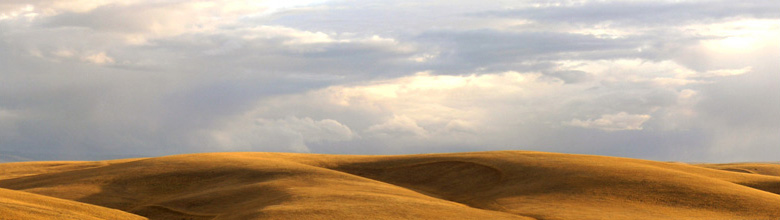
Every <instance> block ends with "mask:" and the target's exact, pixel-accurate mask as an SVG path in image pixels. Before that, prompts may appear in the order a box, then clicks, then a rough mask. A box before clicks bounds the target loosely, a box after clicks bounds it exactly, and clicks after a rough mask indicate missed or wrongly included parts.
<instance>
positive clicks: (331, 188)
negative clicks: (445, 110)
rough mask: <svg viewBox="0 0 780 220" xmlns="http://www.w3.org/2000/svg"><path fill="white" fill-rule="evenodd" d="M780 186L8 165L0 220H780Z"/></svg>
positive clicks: (533, 157)
mask: <svg viewBox="0 0 780 220" xmlns="http://www.w3.org/2000/svg"><path fill="white" fill-rule="evenodd" d="M779 174H780V165H778V164H770V163H765V164H762V163H743V164H693V165H691V164H683V163H670V162H656V161H647V160H638V159H627V158H616V157H604V156H588V155H573V154H557V153H542V152H528V151H496V152H472V153H451V154H422V155H400V156H354V155H318V154H293V153H206V154H189V155H176V156H166V157H157V158H139V159H125V160H111V161H98V162H21V163H3V164H0V187H1V188H5V189H0V213H2V216H0V219H3V220H5V219H144V217H146V218H148V219H193V220H197V219H215V220H217V219H539V220H542V219H544V220H553V219H708V220H709V219H715V220H717V219H723V220H727V219H746V220H747V219H750V220H763V219H766V220H780V175H779ZM118 210H122V211H124V212H121V211H118ZM7 213H10V214H7ZM131 213H132V214H131ZM52 216H55V217H56V218H53V217H52ZM139 216H144V217H139Z"/></svg>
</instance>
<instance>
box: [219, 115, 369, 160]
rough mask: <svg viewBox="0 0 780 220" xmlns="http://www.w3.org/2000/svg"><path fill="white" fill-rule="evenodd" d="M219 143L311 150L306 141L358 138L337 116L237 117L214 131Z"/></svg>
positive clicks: (226, 146) (247, 147) (236, 146)
mask: <svg viewBox="0 0 780 220" xmlns="http://www.w3.org/2000/svg"><path fill="white" fill-rule="evenodd" d="M211 137H212V138H213V141H215V142H216V143H215V144H216V145H219V147H221V148H224V149H230V150H277V151H279V150H281V151H288V150H289V151H295V152H310V149H309V147H308V146H307V145H306V144H309V143H323V142H339V141H347V140H351V139H354V138H356V137H357V136H356V135H355V134H354V133H353V132H352V130H351V129H350V128H349V127H347V126H345V125H343V124H341V123H339V122H338V121H335V120H333V119H323V120H313V119H311V118H308V117H306V118H298V117H293V116H289V117H286V118H281V119H265V118H256V119H252V118H251V116H246V117H241V118H237V119H234V120H233V121H231V122H229V123H228V124H226V125H224V126H223V127H222V128H219V129H218V130H214V131H211Z"/></svg>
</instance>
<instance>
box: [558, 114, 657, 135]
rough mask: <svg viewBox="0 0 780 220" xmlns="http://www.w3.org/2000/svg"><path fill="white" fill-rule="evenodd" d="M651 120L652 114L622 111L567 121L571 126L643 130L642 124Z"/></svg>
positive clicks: (607, 129) (610, 129)
mask: <svg viewBox="0 0 780 220" xmlns="http://www.w3.org/2000/svg"><path fill="white" fill-rule="evenodd" d="M647 120H650V115H638V114H636V115H635V114H628V113H625V112H620V113H617V114H605V115H601V117H600V118H598V119H587V120H580V119H572V120H571V121H569V122H567V123H565V124H567V125H569V126H575V127H583V128H593V129H600V130H605V131H621V130H642V124H644V123H645V122H646V121H647Z"/></svg>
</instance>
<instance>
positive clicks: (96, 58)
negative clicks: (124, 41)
mask: <svg viewBox="0 0 780 220" xmlns="http://www.w3.org/2000/svg"><path fill="white" fill-rule="evenodd" d="M81 59H82V60H84V61H87V62H90V63H94V64H113V63H114V62H115V61H114V58H112V57H110V56H108V55H106V52H100V53H93V54H90V55H86V56H84V57H82V58H81Z"/></svg>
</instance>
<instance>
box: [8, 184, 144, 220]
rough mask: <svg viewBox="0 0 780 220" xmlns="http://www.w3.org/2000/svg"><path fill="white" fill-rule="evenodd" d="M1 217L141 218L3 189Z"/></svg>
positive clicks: (80, 219) (122, 219)
mask: <svg viewBox="0 0 780 220" xmlns="http://www.w3.org/2000/svg"><path fill="white" fill-rule="evenodd" d="M0 219H51V220H58V219H62V220H99V219H116V220H141V219H146V218H144V217H141V216H137V215H133V214H130V213H126V212H122V211H119V210H115V209H109V208H104V207H100V206H95V205H90V204H84V203H80V202H75V201H70V200H64V199H58V198H52V197H48V196H42V195H37V194H33V193H26V192H19V191H15V190H8V189H0Z"/></svg>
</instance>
